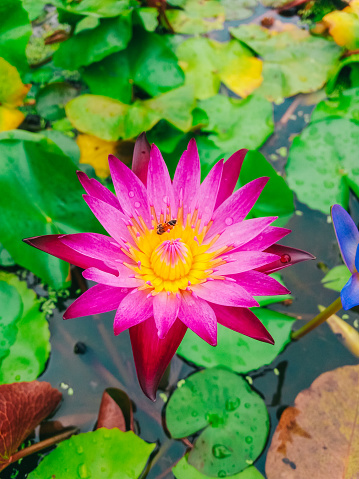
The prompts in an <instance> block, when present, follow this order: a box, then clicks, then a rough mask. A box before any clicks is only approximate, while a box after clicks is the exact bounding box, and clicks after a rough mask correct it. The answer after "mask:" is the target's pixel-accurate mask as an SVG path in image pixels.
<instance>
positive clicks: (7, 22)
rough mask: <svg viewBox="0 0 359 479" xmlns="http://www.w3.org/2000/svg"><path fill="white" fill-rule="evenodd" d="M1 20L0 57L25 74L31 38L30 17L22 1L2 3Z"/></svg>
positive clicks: (0, 5) (13, 0)
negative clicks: (27, 51)
mask: <svg viewBox="0 0 359 479" xmlns="http://www.w3.org/2000/svg"><path fill="white" fill-rule="evenodd" d="M0 18H1V35H0V57H2V58H4V59H5V60H7V61H8V62H9V63H11V65H13V66H14V67H16V68H17V69H18V70H19V71H20V73H24V72H25V71H26V70H27V69H28V64H27V59H26V55H25V49H26V45H27V43H28V41H29V38H30V36H31V24H30V21H29V16H28V14H27V12H26V11H25V10H24V8H23V6H22V2H21V1H20V0H12V1H11V2H6V1H3V2H1V3H0Z"/></svg>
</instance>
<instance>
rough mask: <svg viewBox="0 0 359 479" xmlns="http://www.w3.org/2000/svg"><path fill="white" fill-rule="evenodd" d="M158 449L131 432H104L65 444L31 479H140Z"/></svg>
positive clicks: (47, 457)
mask: <svg viewBox="0 0 359 479" xmlns="http://www.w3.org/2000/svg"><path fill="white" fill-rule="evenodd" d="M155 447H156V444H147V443H146V442H145V441H143V440H142V439H140V438H139V437H137V436H136V435H135V434H134V433H133V432H132V431H129V432H122V431H120V430H119V429H117V428H114V429H106V428H101V429H97V430H96V431H94V432H87V433H84V434H79V435H77V436H72V437H71V438H70V439H68V440H66V441H63V442H62V443H61V444H59V445H58V446H57V448H56V449H55V450H54V451H52V452H51V453H50V454H49V455H48V456H46V457H45V458H44V459H43V460H42V461H41V462H40V464H39V466H38V467H37V468H36V469H35V470H34V471H33V472H31V473H30V474H29V476H28V477H29V479H44V478H45V477H51V476H55V477H56V479H68V478H69V477H74V478H75V477H81V478H87V477H93V478H96V479H100V478H104V479H105V478H106V479H137V478H138V477H139V476H140V474H141V473H142V471H143V469H144V467H145V465H146V463H147V461H148V459H149V456H150V454H151V453H152V452H153V450H154V448H155Z"/></svg>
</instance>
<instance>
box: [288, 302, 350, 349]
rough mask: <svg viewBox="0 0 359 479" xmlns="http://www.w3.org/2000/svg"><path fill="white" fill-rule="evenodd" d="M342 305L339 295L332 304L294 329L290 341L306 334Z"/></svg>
mask: <svg viewBox="0 0 359 479" xmlns="http://www.w3.org/2000/svg"><path fill="white" fill-rule="evenodd" d="M342 307H343V306H342V302H341V299H340V297H339V298H337V299H336V300H335V301H334V302H333V303H332V304H330V305H329V306H327V307H326V308H325V309H323V311H321V312H320V313H319V314H317V316H315V318H313V319H312V320H311V321H309V322H308V323H306V324H305V325H304V326H302V327H301V328H300V329H298V331H294V332H293V333H292V341H296V340H297V339H300V338H302V337H303V336H305V335H306V334H308V333H309V332H310V331H312V330H313V329H314V328H316V327H317V326H319V325H320V324H322V323H324V321H326V320H327V319H328V318H329V317H330V316H332V314H335V313H337V312H338V311H339V310H340V309H341V308H342Z"/></svg>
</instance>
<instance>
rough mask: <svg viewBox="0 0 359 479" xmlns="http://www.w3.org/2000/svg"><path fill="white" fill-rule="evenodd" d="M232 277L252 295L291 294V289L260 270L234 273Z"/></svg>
mask: <svg viewBox="0 0 359 479" xmlns="http://www.w3.org/2000/svg"><path fill="white" fill-rule="evenodd" d="M231 278H233V279H235V280H236V281H237V283H238V284H240V285H241V286H242V288H244V289H245V290H246V291H248V293H249V294H251V295H252V296H270V295H276V294H290V291H289V290H288V289H287V288H286V287H285V286H283V285H282V284H280V283H279V282H278V281H277V280H276V279H274V278H271V277H270V276H268V275H266V274H264V273H260V272H259V271H246V272H245V273H239V274H233V275H231Z"/></svg>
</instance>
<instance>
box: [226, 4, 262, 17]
mask: <svg viewBox="0 0 359 479" xmlns="http://www.w3.org/2000/svg"><path fill="white" fill-rule="evenodd" d="M221 4H222V5H223V7H224V10H225V15H226V20H227V21H228V20H244V19H245V18H248V17H250V16H251V15H253V12H254V10H255V9H256V6H257V5H258V0H221Z"/></svg>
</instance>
